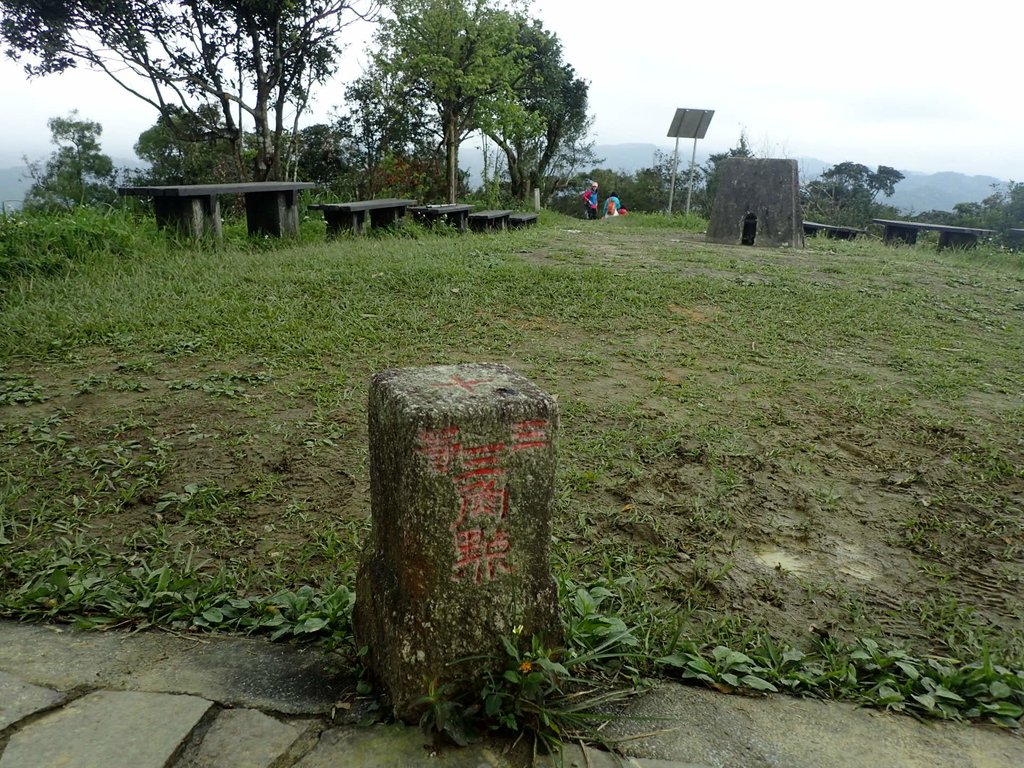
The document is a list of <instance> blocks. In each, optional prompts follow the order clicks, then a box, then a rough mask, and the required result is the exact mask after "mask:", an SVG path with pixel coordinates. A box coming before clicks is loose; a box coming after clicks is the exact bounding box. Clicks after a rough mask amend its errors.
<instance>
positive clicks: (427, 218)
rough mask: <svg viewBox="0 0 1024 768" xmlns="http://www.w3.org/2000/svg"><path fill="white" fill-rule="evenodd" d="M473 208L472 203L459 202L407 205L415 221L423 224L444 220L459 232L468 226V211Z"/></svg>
mask: <svg viewBox="0 0 1024 768" xmlns="http://www.w3.org/2000/svg"><path fill="white" fill-rule="evenodd" d="M472 210H473V206H472V205H462V204H459V203H455V204H448V205H415V206H410V207H409V213H411V214H412V216H413V218H414V219H416V220H417V221H420V222H423V223H425V224H432V223H434V222H435V221H442V220H443V221H446V222H447V223H449V224H451V225H452V226H453V227H455V228H456V229H457V230H459V232H465V231H466V230H467V229H468V228H469V212H470V211H472Z"/></svg>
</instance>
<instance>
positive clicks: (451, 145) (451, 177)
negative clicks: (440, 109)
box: [444, 111, 459, 203]
mask: <svg viewBox="0 0 1024 768" xmlns="http://www.w3.org/2000/svg"><path fill="white" fill-rule="evenodd" d="M457 122H458V121H457V119H456V116H455V113H454V112H452V111H449V112H448V114H447V115H446V119H445V127H444V143H445V172H446V175H447V179H448V202H449V203H455V202H456V201H457V197H458V183H459V136H458V133H459V132H458V128H457Z"/></svg>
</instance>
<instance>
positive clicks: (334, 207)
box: [309, 198, 416, 237]
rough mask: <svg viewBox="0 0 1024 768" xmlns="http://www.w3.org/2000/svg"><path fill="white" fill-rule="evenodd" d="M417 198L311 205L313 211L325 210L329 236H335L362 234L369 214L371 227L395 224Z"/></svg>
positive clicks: (403, 216)
mask: <svg viewBox="0 0 1024 768" xmlns="http://www.w3.org/2000/svg"><path fill="white" fill-rule="evenodd" d="M415 204H416V201H415V200H401V199H398V198H382V199H380V200H356V201H354V202H350V203H316V204H314V205H311V206H309V209H310V210H311V211H323V214H324V220H325V221H326V222H327V236H328V237H335V236H337V235H338V234H339V233H341V232H345V231H348V232H352V233H354V234H357V235H361V234H363V233H364V232H365V231H366V219H367V216H369V219H370V226H371V227H389V226H392V227H393V226H395V225H396V224H398V223H399V222H400V221H401V220H402V219H404V218H405V212H406V210H407V209H408V208H409V206H411V205H415Z"/></svg>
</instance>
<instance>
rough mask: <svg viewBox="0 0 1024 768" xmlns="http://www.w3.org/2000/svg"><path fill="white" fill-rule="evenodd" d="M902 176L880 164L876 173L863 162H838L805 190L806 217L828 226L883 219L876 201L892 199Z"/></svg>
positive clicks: (862, 224) (864, 223) (805, 187)
mask: <svg viewBox="0 0 1024 768" xmlns="http://www.w3.org/2000/svg"><path fill="white" fill-rule="evenodd" d="M902 178H903V174H902V173H900V172H899V171H897V170H896V169H895V168H890V167H889V166H887V165H880V166H878V168H877V169H876V170H874V171H872V170H871V169H870V168H868V167H867V166H866V165H861V164H860V163H851V162H845V163H839V164H838V165H834V166H832V167H831V168H827V169H826V170H824V171H823V172H822V173H821V175H820V176H819V177H818V178H817V179H814V180H813V181H811V182H809V183H808V184H806V185H805V186H804V188H803V190H802V195H803V207H804V215H805V216H806V217H807V218H808V219H813V220H814V221H821V222H823V223H826V224H836V225H846V226H853V227H865V226H867V225H868V224H869V223H871V219H872V218H880V217H881V216H880V212H879V210H878V205H877V204H876V202H875V199H876V198H877V197H878V195H879V194H881V195H884V196H885V197H890V196H891V195H892V194H893V192H894V191H895V189H896V184H897V183H898V182H899V181H900V180H901V179H902Z"/></svg>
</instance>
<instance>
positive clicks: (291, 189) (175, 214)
mask: <svg viewBox="0 0 1024 768" xmlns="http://www.w3.org/2000/svg"><path fill="white" fill-rule="evenodd" d="M315 188H316V184H313V183H312V182H306V181H251V182H240V183H237V184H171V185H164V186H153V187H119V188H118V190H117V194H119V195H121V196H133V197H150V198H152V199H153V207H154V209H155V210H156V224H157V226H158V227H160V228H161V229H163V228H173V229H177V230H179V231H180V232H182V233H184V234H186V235H188V236H190V237H193V238H199V237H202V236H203V235H213V236H214V237H220V236H221V220H220V199H219V197H220V195H242V196H243V197H244V198H245V219H246V223H247V225H248V229H249V234H250V235H270V236H273V237H283V236H288V235H297V234H298V233H299V206H298V193H299V192H300V191H301V190H303V189H315Z"/></svg>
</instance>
